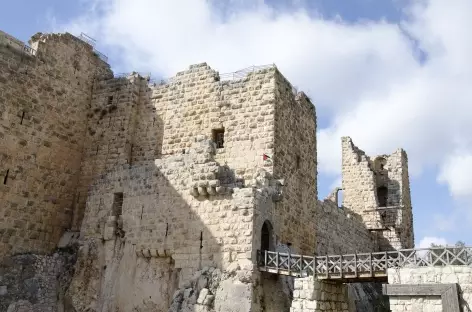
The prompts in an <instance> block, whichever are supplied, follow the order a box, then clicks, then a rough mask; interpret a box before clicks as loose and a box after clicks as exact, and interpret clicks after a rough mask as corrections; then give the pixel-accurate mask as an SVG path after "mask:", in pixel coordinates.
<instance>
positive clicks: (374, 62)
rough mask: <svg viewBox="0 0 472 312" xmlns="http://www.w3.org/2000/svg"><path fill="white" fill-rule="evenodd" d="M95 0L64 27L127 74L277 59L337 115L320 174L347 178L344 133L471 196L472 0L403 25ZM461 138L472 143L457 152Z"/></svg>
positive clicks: (419, 13) (422, 4)
mask: <svg viewBox="0 0 472 312" xmlns="http://www.w3.org/2000/svg"><path fill="white" fill-rule="evenodd" d="M88 1H89V3H90V4H91V5H90V8H91V9H90V10H89V11H88V12H87V13H86V14H85V15H84V16H81V17H79V18H78V19H76V20H75V21H72V22H71V23H70V24H69V25H66V26H65V28H67V29H68V30H71V31H72V32H75V33H80V31H84V32H87V33H89V34H90V35H92V36H93V37H96V38H97V39H99V40H100V41H101V44H102V45H104V46H106V48H107V50H108V51H111V53H114V55H115V56H116V55H119V56H121V60H122V63H123V66H122V67H123V68H126V69H127V70H128V71H131V70H141V71H152V72H153V73H160V74H162V75H163V76H172V75H173V74H175V72H177V71H180V70H182V69H185V68H187V66H188V65H190V64H193V63H199V62H203V61H206V62H207V63H209V64H210V65H211V66H212V67H213V68H215V69H218V70H220V72H228V71H233V70H236V69H239V68H244V67H247V66H248V65H253V64H255V65H257V64H267V63H272V62H275V63H276V64H277V65H278V67H279V69H280V70H281V71H282V72H283V73H284V74H285V76H287V78H288V79H289V80H290V81H291V82H292V83H293V84H294V85H296V86H298V87H299V88H300V89H303V90H305V91H307V93H308V94H309V95H310V97H311V98H312V99H313V101H314V102H315V104H316V106H317V108H318V110H324V111H325V112H329V114H330V116H331V117H332V119H331V121H330V126H329V127H328V128H325V129H320V131H319V142H318V145H319V153H318V155H319V164H320V166H319V170H320V171H321V172H324V173H327V174H333V175H336V174H339V170H340V155H341V150H340V137H341V136H343V135H349V136H351V137H352V138H353V140H354V142H355V143H356V144H357V145H358V146H359V147H360V148H362V149H364V150H365V151H366V152H367V153H370V154H377V153H388V152H392V151H394V150H395V149H396V148H398V147H403V148H405V149H406V150H407V152H408V154H409V166H410V171H411V173H412V175H415V174H418V173H420V172H421V171H422V169H424V168H425V167H428V166H431V167H433V168H436V167H439V168H440V169H441V174H440V176H439V177H438V181H440V182H443V183H447V184H448V187H449V189H450V191H451V194H452V195H454V196H456V195H457V196H462V195H472V183H470V181H471V180H470V178H469V177H468V175H467V172H466V170H462V169H465V168H471V167H470V166H472V165H471V163H472V161H471V157H472V156H471V155H472V148H470V147H471V146H472V144H471V143H472V136H470V135H469V133H470V132H471V126H470V121H471V120H472V88H471V86H472V61H470V55H472V36H470V34H469V29H472V1H469V0H456V1H454V5H451V4H450V3H448V2H447V1H442V0H430V1H415V2H413V3H414V4H413V5H412V6H410V7H408V8H407V9H406V11H407V12H408V14H409V15H408V19H405V20H404V21H402V22H401V23H400V26H399V25H397V24H390V23H386V22H383V21H377V22H368V23H366V22H363V23H357V24H356V23H354V24H353V23H349V24H347V23H343V22H342V21H340V20H336V21H330V20H323V19H322V18H310V17H309V15H308V14H307V12H305V11H304V9H303V8H300V9H299V10H296V11H291V12H290V13H285V14H284V13H280V12H279V13H275V12H274V11H272V10H271V9H270V8H269V7H268V6H266V5H264V4H263V2H262V1H258V2H257V3H255V2H253V4H251V5H250V6H249V5H248V2H247V1H242V2H241V1H231V4H232V6H231V7H228V6H226V11H225V19H222V18H221V14H220V13H221V11H220V9H218V10H217V9H215V8H214V7H213V6H211V4H210V3H211V2H210V1H204V0H173V1H168V0H134V1H128V0H88ZM241 3H243V5H242V4H241ZM254 3H255V4H254ZM293 3H296V1H293ZM241 5H242V6H243V7H244V10H239V9H238V8H240V7H241ZM248 7H250V9H248ZM229 8H231V10H229ZM405 32H407V33H408V34H409V35H408V36H406V35H405ZM418 49H421V50H422V51H424V53H425V54H426V55H427V57H428V59H427V61H426V62H425V63H421V62H420V61H419V57H418V55H419V53H418ZM120 71H121V68H120ZM458 142H461V143H460V146H462V147H463V146H468V147H469V148H465V149H464V148H462V149H461V150H460V151H461V153H458V152H453V151H457V148H458V146H459V143H458Z"/></svg>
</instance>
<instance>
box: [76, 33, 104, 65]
mask: <svg viewBox="0 0 472 312" xmlns="http://www.w3.org/2000/svg"><path fill="white" fill-rule="evenodd" d="M78 38H79V39H80V40H82V41H83V42H85V43H88V44H89V45H91V46H92V48H93V52H94V53H95V54H96V55H97V56H98V57H99V58H100V59H101V60H102V61H104V62H108V56H106V55H105V54H103V53H102V52H100V51H98V50H97V49H96V48H95V44H96V43H97V41H96V40H95V39H93V38H92V37H90V36H88V35H86V34H84V33H83V32H82V33H80V36H79V37H78Z"/></svg>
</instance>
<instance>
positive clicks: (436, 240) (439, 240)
mask: <svg viewBox="0 0 472 312" xmlns="http://www.w3.org/2000/svg"><path fill="white" fill-rule="evenodd" d="M431 244H435V245H441V246H446V245H447V244H448V243H447V241H446V239H445V238H443V237H435V236H425V237H423V239H422V240H421V241H420V243H419V245H418V248H430V247H431Z"/></svg>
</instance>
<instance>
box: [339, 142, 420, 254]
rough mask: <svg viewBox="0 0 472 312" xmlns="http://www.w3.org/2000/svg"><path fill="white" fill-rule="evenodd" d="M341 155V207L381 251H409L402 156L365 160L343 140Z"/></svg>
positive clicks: (408, 203)
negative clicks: (355, 216) (357, 220)
mask: <svg viewBox="0 0 472 312" xmlns="http://www.w3.org/2000/svg"><path fill="white" fill-rule="evenodd" d="M342 155H343V157H342V189H343V192H344V193H343V206H344V207H346V208H347V209H350V210H352V211H353V212H354V213H356V214H358V215H359V216H361V217H362V219H363V221H364V223H365V226H366V227H367V228H368V229H370V230H372V231H374V233H373V235H375V236H376V239H377V240H378V242H379V246H380V248H381V250H388V249H392V248H395V249H401V248H411V247H413V224H412V208H411V199H410V188H409V179H408V162H407V157H406V153H405V152H404V151H403V150H402V149H398V150H397V151H395V152H394V153H392V154H391V155H380V156H376V157H369V156H367V155H366V154H365V153H364V152H363V151H362V150H360V149H359V148H358V147H356V146H355V145H354V144H353V142H352V140H351V139H350V138H349V137H344V138H342Z"/></svg>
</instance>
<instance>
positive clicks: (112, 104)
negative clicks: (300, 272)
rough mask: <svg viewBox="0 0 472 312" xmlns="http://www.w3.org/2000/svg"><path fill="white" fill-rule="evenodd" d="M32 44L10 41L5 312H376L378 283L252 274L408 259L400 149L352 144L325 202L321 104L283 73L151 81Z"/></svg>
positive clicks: (91, 55) (344, 144)
mask: <svg viewBox="0 0 472 312" xmlns="http://www.w3.org/2000/svg"><path fill="white" fill-rule="evenodd" d="M30 46H31V47H28V46H25V45H24V44H23V43H22V42H20V41H18V40H16V39H15V38H13V37H11V36H9V35H7V34H5V33H3V32H0V202H1V204H0V259H1V257H3V260H0V311H8V312H13V311H77V312H79V311H97V312H98V311H100V312H106V311H149V312H150V311H168V310H170V311H234V312H236V311H241V312H242V311H289V310H290V311H292V312H297V311H302V310H303V311H348V309H349V310H350V311H355V309H356V306H357V307H358V309H360V310H359V311H374V310H373V309H374V308H375V307H374V305H373V300H374V299H372V298H377V299H378V298H379V296H380V293H379V291H378V289H379V287H378V286H380V285H376V284H375V283H373V284H370V286H369V285H360V284H351V285H349V286H347V285H331V284H329V283H321V282H317V281H313V280H312V279H311V281H310V278H305V279H300V280H297V281H296V282H295V283H294V279H293V278H291V277H282V276H277V275H270V274H266V273H262V272H260V271H259V270H258V269H257V267H256V259H257V257H258V251H259V250H277V251H286V252H287V251H288V252H292V253H298V254H306V255H313V254H317V255H325V254H331V253H335V254H342V253H354V252H373V251H387V250H392V249H401V248H412V247H413V245H414V243H413V242H414V237H413V223H412V220H413V216H412V207H411V198H410V186H409V178H408V159H407V156H406V153H405V151H403V150H401V149H399V150H397V151H395V152H394V153H392V154H390V155H380V156H375V157H371V156H368V155H366V154H365V153H364V152H363V151H361V150H360V149H359V148H358V147H356V146H355V145H354V143H353V142H352V140H351V139H350V138H348V137H344V138H342V140H341V142H340V143H341V144H340V147H341V148H342V188H341V187H340V188H338V189H336V190H334V191H333V193H332V194H331V195H330V196H328V198H326V199H325V200H323V201H320V200H318V193H317V148H316V144H317V142H316V127H317V125H316V112H315V106H314V105H313V103H312V102H311V100H310V99H309V98H308V97H307V96H306V95H305V94H304V93H303V92H297V91H296V90H295V89H294V88H293V87H292V85H291V84H290V83H289V82H288V81H287V80H286V79H285V78H284V76H283V75H282V74H281V73H280V72H279V70H278V69H277V67H276V66H275V65H271V66H262V67H257V68H253V69H250V70H247V71H245V72H243V73H242V74H243V75H242V77H241V78H240V79H233V80H224V76H223V75H220V74H219V73H218V72H217V71H216V70H214V69H212V68H210V66H208V65H207V64H206V63H202V64H196V65H191V66H190V67H189V68H188V69H186V70H184V71H181V72H178V73H177V74H176V75H175V76H174V77H172V78H171V79H169V80H166V81H163V82H159V83H155V82H153V81H151V80H150V79H149V77H146V76H141V75H140V74H137V73H131V74H129V75H120V76H114V74H113V72H112V71H111V69H110V66H109V65H108V64H107V63H106V62H105V61H103V58H101V57H100V55H99V54H97V52H96V51H95V50H94V48H93V47H92V46H91V45H90V44H89V43H87V42H85V41H84V40H81V39H79V38H77V37H75V36H73V35H71V34H68V33H66V34H41V33H38V34H36V35H34V36H33V37H32V38H31V41H30ZM240 74H241V73H240ZM341 190H342V192H343V201H342V203H341V202H339V201H338V198H339V195H340V194H338V193H339V192H340V191H341ZM21 272H23V273H21ZM25 272H26V273H25ZM380 288H381V287H380ZM314 289H317V290H320V292H317V293H314V292H313V290H314ZM366 289H370V290H369V292H370V294H369V295H363V296H360V297H359V293H362V292H363V291H367V290H366ZM311 297H313V300H315V299H316V302H313V303H310V302H308V301H310V300H308V299H307V298H311ZM315 297H316V298H315ZM307 300H308V301H307ZM307 302H308V303H307ZM323 302H326V303H323ZM410 304H414V303H411V302H409V301H407V300H401V299H398V300H396V301H395V302H394V309H395V310H394V311H410V310H402V308H400V306H403V305H410ZM430 304H431V305H434V302H433V301H432V302H431V303H430ZM359 307H363V308H359ZM375 311H377V310H375ZM425 311H426V310H425ZM428 311H429V310H428ZM431 311H433V310H431Z"/></svg>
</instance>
